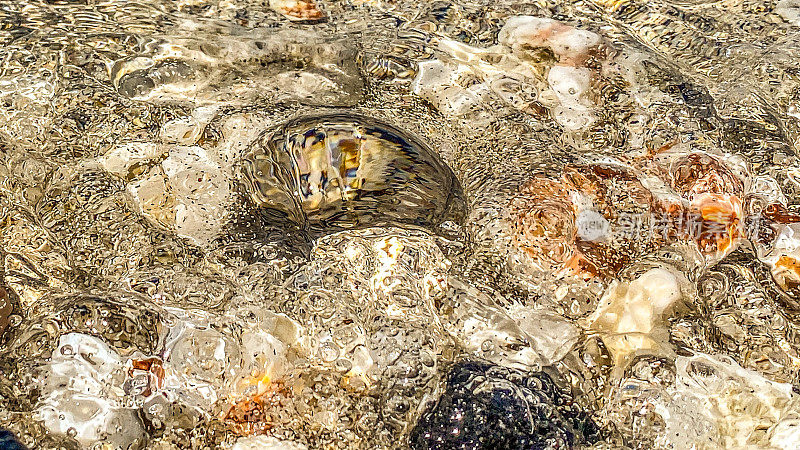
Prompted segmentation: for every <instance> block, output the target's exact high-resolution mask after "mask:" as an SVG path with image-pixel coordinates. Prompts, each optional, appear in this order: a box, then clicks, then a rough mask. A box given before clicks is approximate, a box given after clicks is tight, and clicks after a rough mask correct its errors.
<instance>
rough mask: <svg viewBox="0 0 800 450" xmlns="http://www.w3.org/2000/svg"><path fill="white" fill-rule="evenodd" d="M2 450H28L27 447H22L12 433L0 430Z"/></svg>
mask: <svg viewBox="0 0 800 450" xmlns="http://www.w3.org/2000/svg"><path fill="white" fill-rule="evenodd" d="M0 450H27V447H25V446H24V445H22V444H21V443H20V442H19V441H18V440H17V438H16V437H14V435H13V434H12V433H11V432H10V431H8V430H3V429H2V428H0Z"/></svg>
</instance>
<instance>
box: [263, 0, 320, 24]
mask: <svg viewBox="0 0 800 450" xmlns="http://www.w3.org/2000/svg"><path fill="white" fill-rule="evenodd" d="M269 7H270V8H272V9H273V10H275V11H276V12H278V13H280V14H281V15H282V16H283V17H286V18H287V19H289V20H292V21H298V22H320V21H322V20H325V13H323V12H322V11H321V10H320V9H319V7H317V3H316V2H315V1H314V0H269Z"/></svg>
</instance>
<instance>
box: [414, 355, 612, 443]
mask: <svg viewBox="0 0 800 450" xmlns="http://www.w3.org/2000/svg"><path fill="white" fill-rule="evenodd" d="M599 437H600V429H599V428H598V426H597V425H596V424H595V423H594V422H593V421H592V419H591V418H589V416H588V415H587V413H586V412H584V411H583V410H582V409H581V408H580V407H579V406H578V405H577V404H575V403H573V402H572V400H571V399H570V397H569V396H568V395H566V394H565V393H563V392H561V391H560V390H559V388H557V387H556V386H555V385H554V383H553V381H552V379H551V378H550V377H549V376H548V375H546V374H544V373H542V372H522V371H517V370H514V369H508V368H503V367H499V366H494V365H491V364H488V363H485V362H479V361H461V362H459V363H457V364H456V365H455V366H453V367H452V368H451V369H450V372H449V374H448V375H447V381H446V385H445V387H444V391H443V392H442V394H441V396H440V397H439V398H438V399H437V400H436V401H435V403H433V404H432V405H431V406H430V407H429V408H428V409H427V410H426V411H425V412H424V413H423V414H422V416H421V417H420V419H419V422H417V425H416V426H415V427H414V429H413V430H412V431H411V434H410V436H409V445H410V447H411V448H412V449H415V450H416V449H451V448H464V449H493V448H541V449H557V448H572V447H574V446H577V445H581V444H584V445H586V444H592V443H594V442H595V441H597V440H598V438H599Z"/></svg>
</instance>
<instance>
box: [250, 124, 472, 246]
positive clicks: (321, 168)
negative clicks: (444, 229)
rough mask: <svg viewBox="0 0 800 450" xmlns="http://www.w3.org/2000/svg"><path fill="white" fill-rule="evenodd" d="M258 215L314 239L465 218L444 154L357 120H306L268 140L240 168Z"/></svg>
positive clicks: (458, 189) (391, 130)
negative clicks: (275, 217)
mask: <svg viewBox="0 0 800 450" xmlns="http://www.w3.org/2000/svg"><path fill="white" fill-rule="evenodd" d="M242 173H243V179H244V180H243V183H244V186H243V187H244V188H245V189H246V190H247V191H248V193H249V194H250V195H249V196H250V198H251V199H252V201H253V203H254V204H255V205H256V206H258V207H259V208H262V209H265V210H270V211H275V212H277V213H278V214H279V215H283V216H285V217H287V218H288V219H289V220H291V221H292V222H294V223H295V224H297V225H301V226H303V227H306V226H307V227H309V228H310V230H311V231H312V232H331V231H336V230H339V229H353V228H359V227H362V228H363V227H365V226H378V225H381V224H401V225H402V224H407V225H412V226H418V227H428V228H433V229H434V230H436V227H437V226H438V225H440V224H441V223H442V222H445V221H448V220H453V221H456V222H458V221H460V220H461V219H462V218H463V211H464V208H465V205H464V200H463V193H462V191H461V187H460V185H459V183H458V180H457V179H456V178H455V176H454V175H453V172H452V171H451V170H450V168H449V167H448V166H447V164H446V163H445V162H444V161H443V160H442V159H441V157H440V156H439V154H438V153H437V152H435V151H434V150H433V149H431V148H429V147H428V146H427V145H425V144H423V143H422V142H421V141H419V140H418V139H417V138H415V137H413V136H411V135H409V134H408V133H404V132H402V131H400V130H398V129H396V128H394V127H392V126H391V125H389V124H387V123H384V122H381V121H378V120H375V119H371V118H367V117H362V116H358V115H355V114H347V113H340V114H329V115H323V116H310V117H301V118H298V119H295V120H292V121H290V122H288V123H286V124H284V125H282V126H281V127H279V128H278V129H277V130H275V131H273V132H270V133H267V134H266V135H265V136H264V137H263V138H262V139H261V140H260V142H259V143H258V144H257V145H256V146H255V148H254V149H253V150H252V151H251V152H250V153H248V154H247V155H245V157H244V159H243V161H242Z"/></svg>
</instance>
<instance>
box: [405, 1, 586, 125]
mask: <svg viewBox="0 0 800 450" xmlns="http://www.w3.org/2000/svg"><path fill="white" fill-rule="evenodd" d="M498 41H499V42H500V44H499V45H495V46H492V47H488V48H477V47H471V46H469V45H466V44H463V43H461V42H457V41H454V40H452V39H448V38H444V37H440V38H439V45H438V47H439V50H441V51H442V52H443V53H444V55H443V56H442V57H441V58H440V59H434V60H428V61H422V62H420V63H419V70H418V73H417V76H416V77H415V78H414V80H413V82H412V84H411V90H412V92H414V93H415V94H417V95H419V96H420V97H422V98H424V99H426V100H428V101H429V102H431V103H432V104H433V105H434V106H435V107H436V108H437V109H438V110H439V111H441V112H442V113H444V114H446V115H450V116H456V117H458V116H465V115H467V114H469V113H472V112H475V111H476V110H480V109H482V108H483V107H484V106H482V105H481V104H483V103H486V98H487V97H488V96H490V95H492V94H494V95H496V96H498V97H499V98H500V99H502V100H504V101H505V102H506V103H508V104H509V106H511V107H513V108H515V109H518V110H522V111H524V112H531V111H533V110H536V109H538V108H537V107H533V106H532V105H533V103H534V102H536V101H539V102H540V103H541V104H542V105H543V106H546V107H547V108H548V109H550V110H551V114H552V117H553V118H554V119H555V120H556V122H557V123H559V124H560V125H562V126H563V127H564V128H565V129H567V130H568V131H573V132H577V131H581V130H585V129H587V128H588V127H589V126H591V125H592V123H594V121H595V113H594V112H593V109H594V108H595V107H596V105H595V104H593V103H592V101H591V100H590V99H589V98H588V96H587V95H586V94H587V92H588V91H589V89H590V85H591V81H592V79H593V78H594V77H595V76H596V74H595V73H594V72H593V71H592V70H590V69H589V68H588V67H586V66H585V65H584V64H585V60H586V59H587V58H588V57H589V55H590V53H591V51H592V49H594V48H596V47H598V46H599V45H600V44H601V42H602V39H601V37H600V36H599V35H597V34H595V33H592V32H590V31H587V30H579V29H575V28H573V27H570V26H567V25H565V24H562V23H560V22H557V21H555V20H552V19H545V18H540V17H533V16H517V17H511V18H509V19H508V20H507V21H506V24H505V25H504V26H503V28H502V29H501V30H500V32H499V34H498ZM536 48H547V49H549V50H551V51H552V52H553V54H554V56H555V58H556V61H552V60H551V61H549V62H548V61H538V60H540V59H541V58H539V57H537V56H533V57H532V56H531V54H530V51H531V50H532V49H536ZM537 61H538V62H537ZM545 71H546V73H547V76H546V78H545V80H546V82H545V83H543V82H542V75H543V72H545ZM476 79H477V80H478V81H477V82H476ZM523 91H531V92H532V94H531V93H523Z"/></svg>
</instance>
